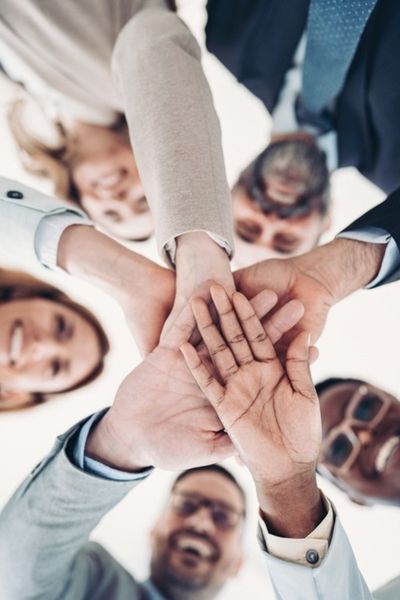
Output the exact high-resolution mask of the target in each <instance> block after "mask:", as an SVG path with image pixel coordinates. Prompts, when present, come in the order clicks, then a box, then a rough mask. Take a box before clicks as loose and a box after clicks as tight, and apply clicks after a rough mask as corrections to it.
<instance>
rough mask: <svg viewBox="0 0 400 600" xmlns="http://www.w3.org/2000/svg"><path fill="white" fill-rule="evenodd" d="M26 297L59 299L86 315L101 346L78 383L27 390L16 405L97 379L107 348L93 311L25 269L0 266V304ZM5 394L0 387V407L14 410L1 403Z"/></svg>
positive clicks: (36, 401)
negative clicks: (92, 365)
mask: <svg viewBox="0 0 400 600" xmlns="http://www.w3.org/2000/svg"><path fill="white" fill-rule="evenodd" d="M29 298H44V299H46V300H52V301H53V302H59V303H60V304H63V305H64V306H66V307H68V308H70V309H71V310H73V311H74V312H76V313H78V314H79V315H80V316H81V317H82V318H83V319H85V321H87V323H89V325H90V326H91V327H92V329H93V330H94V332H95V334H96V336H97V340H98V343H99V349H100V360H99V362H98V364H97V365H96V366H95V368H94V369H93V371H92V372H91V373H89V374H88V376H87V377H85V379H83V380H81V381H79V382H78V383H76V384H75V385H73V386H71V387H70V388H68V389H65V390H62V391H61V392H53V393H51V394H50V395H48V394H42V393H41V392H32V393H30V392H28V393H26V394H25V396H26V402H21V405H20V407H19V408H27V407H28V406H34V405H37V404H41V403H43V402H46V401H47V400H48V399H49V397H50V396H53V395H54V394H57V393H64V392H69V391H72V390H75V389H78V388H80V387H82V386H84V385H87V384H88V383H90V382H91V381H93V380H94V379H96V378H97V377H98V376H99V375H100V373H101V372H102V371H103V368H104V357H105V356H106V354H107V353H108V351H109V349H110V346H109V343H108V339H107V336H106V334H105V332H104V329H103V328H102V326H101V325H100V323H99V321H98V320H97V319H96V317H95V316H94V315H93V313H91V312H90V310H88V309H87V308H85V307H84V306H82V304H78V303H77V302H74V301H73V300H71V298H69V296H67V295H66V294H64V292H62V291H61V290H59V289H58V288H56V287H54V286H52V285H50V284H48V283H46V282H44V281H41V280H39V279H36V278H35V277H32V276H31V275H28V274H27V273H23V272H21V271H11V270H5V269H0V304H1V303H3V302H10V301H12V300H22V299H29ZM7 395H8V390H7V391H5V390H1V388H0V410H14V409H13V407H12V406H11V407H10V408H7V405H6V404H4V405H3V406H2V402H1V399H2V398H3V399H7ZM13 395H14V396H21V397H23V396H24V394H23V393H21V394H19V392H14V391H11V392H10V396H13Z"/></svg>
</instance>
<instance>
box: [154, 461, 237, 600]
mask: <svg viewBox="0 0 400 600" xmlns="http://www.w3.org/2000/svg"><path fill="white" fill-rule="evenodd" d="M243 514H244V501H243V497H242V495H241V493H240V491H239V489H238V488H237V486H236V485H235V484H234V483H233V482H231V481H230V480H229V479H228V478H227V477H225V476H223V475H221V474H219V473H215V472H212V471H207V470H204V471H201V472H194V473H192V474H189V475H187V476H185V477H184V478H183V479H182V480H180V481H178V482H177V483H176V485H175V487H174V489H173V491H172V493H171V497H170V499H169V502H168V504H167V507H166V509H165V511H164V513H163V515H162V516H161V518H160V519H159V520H158V522H157V524H156V526H155V527H154V529H153V531H152V534H151V542H152V561H151V578H152V580H153V582H154V583H155V584H156V585H157V587H158V588H159V589H160V590H161V591H162V592H164V593H165V594H166V595H167V597H169V598H174V597H179V598H180V597H185V598H187V599H194V598H196V599H197V598H201V599H205V598H213V597H214V596H215V595H216V594H217V592H218V590H219V589H220V588H221V587H222V586H223V585H224V583H225V582H226V580H227V579H228V578H230V577H233V576H234V575H236V574H237V572H238V570H239V568H240V566H241V563H242V530H243Z"/></svg>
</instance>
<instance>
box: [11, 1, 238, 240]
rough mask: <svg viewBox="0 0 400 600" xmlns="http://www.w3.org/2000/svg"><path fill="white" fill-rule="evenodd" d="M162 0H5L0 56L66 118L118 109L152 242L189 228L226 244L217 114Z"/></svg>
mask: <svg viewBox="0 0 400 600" xmlns="http://www.w3.org/2000/svg"><path fill="white" fill-rule="evenodd" d="M170 5H171V1H170V0H169V1H166V0H128V1H126V0H114V1H113V2H109V1H108V0H100V1H98V2H96V1H92V0H70V1H69V2H53V1H52V0H29V1H27V2H23V3H20V2H14V1H13V0H3V1H2V2H1V7H0V63H2V65H3V67H4V69H5V71H6V72H8V73H9V74H10V76H13V77H14V78H15V79H16V80H17V81H22V83H24V85H25V86H26V87H27V89H28V91H31V92H32V93H33V94H34V95H36V96H39V98H40V101H42V100H43V101H45V100H46V96H49V97H51V98H53V99H54V103H53V104H55V105H56V106H57V107H59V109H60V111H61V114H65V113H66V117H67V118H72V119H76V120H80V121H86V122H89V123H95V124H101V125H105V126H109V125H112V124H113V122H115V119H116V116H117V115H118V113H121V112H123V113H124V114H125V116H126V120H127V123H128V127H129V131H130V138H131V143H132V147H133V150H134V154H135V159H136V162H137V165H138V168H139V172H140V176H141V179H142V182H143V185H144V190H145V193H146V196H147V199H148V201H149V204H150V207H151V209H152V212H153V216H154V221H155V231H156V239H157V244H158V248H159V251H160V252H163V249H164V247H165V244H166V243H167V242H168V241H169V240H171V239H173V238H175V237H177V236H178V235H180V234H182V233H185V232H187V231H193V230H206V231H209V232H211V233H214V234H215V235H216V236H218V237H220V238H222V239H223V240H224V241H226V242H227V244H228V246H230V247H231V248H233V226H232V215H231V202H230V194H229V188H228V184H227V181H226V175H225V166H224V160H223V154H222V146H221V139H220V137H221V136H220V128H219V122H218V118H217V115H216V113H215V110H214V107H213V102H212V97H211V93H210V90H209V87H208V84H207V81H206V78H205V76H204V73H203V71H202V68H201V63H200V59H201V56H200V49H199V46H198V44H197V43H196V41H195V39H194V37H193V36H192V34H191V33H190V31H189V30H188V28H187V27H186V26H185V24H184V23H183V21H181V20H180V19H179V18H178V16H177V15H176V14H175V13H174V12H173V11H172V10H171V9H170ZM52 107H53V105H52Z"/></svg>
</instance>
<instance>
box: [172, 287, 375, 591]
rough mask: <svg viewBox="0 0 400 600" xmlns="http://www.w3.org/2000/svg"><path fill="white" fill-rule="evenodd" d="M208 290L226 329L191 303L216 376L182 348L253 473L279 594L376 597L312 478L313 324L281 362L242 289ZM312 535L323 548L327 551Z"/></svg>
mask: <svg viewBox="0 0 400 600" xmlns="http://www.w3.org/2000/svg"><path fill="white" fill-rule="evenodd" d="M211 294H212V297H213V301H214V305H215V307H216V309H217V312H218V315H219V318H220V330H218V329H217V328H216V326H215V325H214V323H213V322H212V319H211V316H210V313H209V311H208V308H207V306H206V305H205V303H204V302H203V301H202V300H201V299H197V300H195V301H194V302H193V311H194V313H195V317H196V322H197V326H198V328H199V331H200V333H201V335H202V337H203V340H204V342H205V344H206V346H207V349H208V352H209V353H210V355H211V357H212V359H213V363H214V366H215V369H216V371H217V373H218V378H216V377H215V374H214V373H213V371H212V370H210V368H209V367H208V366H207V365H206V364H205V363H204V361H203V360H202V358H201V357H200V356H199V355H198V353H197V352H196V351H195V349H194V348H193V347H192V346H191V345H190V344H184V345H183V346H182V352H183V353H184V356H185V359H186V362H187V364H188V366H189V368H190V369H191V371H192V374H193V376H194V378H195V379H196V381H197V382H198V384H199V386H200V388H201V389H202V390H203V392H204V394H205V395H206V396H207V398H208V399H209V401H210V403H211V404H212V406H213V407H214V409H215V411H216V412H217V414H218V416H219V418H220V419H221V422H222V423H223V425H224V427H225V430H226V431H227V433H228V435H229V436H230V438H231V439H232V442H233V444H234V446H235V447H236V449H237V451H238V452H239V454H240V456H241V458H242V460H243V462H244V463H245V464H246V465H247V466H248V468H249V470H250V472H251V474H252V476H253V480H254V483H255V486H256V491H257V495H258V499H259V502H260V515H261V517H262V519H263V521H264V527H266V528H267V529H266V531H265V532H264V534H262V536H261V537H262V545H263V548H264V550H265V551H266V552H265V557H266V561H267V565H268V568H269V571H270V574H271V577H272V582H273V585H274V589H275V592H276V594H277V598H279V599H282V600H283V599H284V600H298V598H300V597H307V598H310V600H311V599H313V600H322V599H323V598H328V597H330V596H331V593H332V589H335V594H336V595H337V596H338V597H340V598H345V599H346V600H351V599H352V598H360V600H367V599H368V600H370V598H371V595H370V593H369V592H368V589H367V587H366V585H365V582H364V580H363V578H362V575H361V574H360V572H359V570H358V567H357V563H356V561H355V558H354V555H353V552H352V549H351V546H350V544H349V542H348V540H347V537H346V534H345V532H344V530H343V528H342V526H341V524H340V522H339V520H338V518H337V517H336V523H335V524H334V526H333V527H332V522H333V520H334V516H333V513H332V508H329V503H328V504H326V503H324V502H323V500H322V498H321V494H320V492H319V490H318V488H317V485H316V478H315V466H316V461H317V457H318V454H319V450H320V443H321V424H320V413H319V404H318V398H317V395H316V393H315V389H314V386H313V383H312V380H311V376H310V372H309V347H308V342H309V340H308V334H307V333H300V334H298V335H297V336H296V337H295V338H294V339H293V341H292V342H291V344H290V345H289V348H288V351H287V355H286V360H285V362H284V363H281V362H280V361H279V359H278V357H277V354H276V352H275V349H274V344H273V343H271V338H270V336H268V335H266V333H265V331H264V328H263V326H262V325H261V322H260V321H259V319H258V318H257V316H256V315H255V313H254V311H253V309H252V307H251V305H250V304H249V303H248V302H247V300H246V299H245V297H244V296H242V295H241V294H238V293H236V294H234V295H233V297H232V302H231V301H230V300H229V297H228V296H227V294H226V293H225V292H224V290H223V289H222V288H220V287H213V288H212V290H211ZM328 508H329V513H328V515H326V511H327V509H328ZM332 529H333V533H332ZM331 533H332V540H331V542H330V534H331ZM271 534H273V537H272V535H271ZM321 538H322V539H321ZM324 538H325V543H323V541H322V540H323V539H324ZM280 540H281V541H280ZM315 540H317V543H316V542H315ZM269 543H271V546H273V548H271V549H269V548H268V544H269ZM329 543H330V548H329V550H327V549H328V546H329ZM314 544H316V545H317V547H318V548H319V547H322V548H323V553H322V552H321V556H320V555H319V554H318V551H317V550H316V549H315V545H314ZM283 548H284V549H283ZM299 548H300V550H299ZM326 552H327V553H328V555H327V556H326V558H324V556H323V554H325V553H326ZM339 574H340V576H339Z"/></svg>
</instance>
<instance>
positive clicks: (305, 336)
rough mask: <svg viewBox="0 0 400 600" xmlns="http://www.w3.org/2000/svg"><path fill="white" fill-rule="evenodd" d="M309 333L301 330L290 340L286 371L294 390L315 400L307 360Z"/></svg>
mask: <svg viewBox="0 0 400 600" xmlns="http://www.w3.org/2000/svg"><path fill="white" fill-rule="evenodd" d="M309 345H310V334H309V333H308V332H306V331H302V332H301V333H300V334H299V335H297V336H296V337H295V338H294V340H293V341H292V342H291V344H290V346H289V347H288V350H287V355H286V372H287V375H288V378H289V381H290V384H291V386H292V388H293V389H294V391H295V392H298V393H299V394H301V395H302V396H304V397H305V398H308V399H310V400H316V399H317V394H316V392H315V387H314V384H313V382H312V378H311V373H310V362H309Z"/></svg>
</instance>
